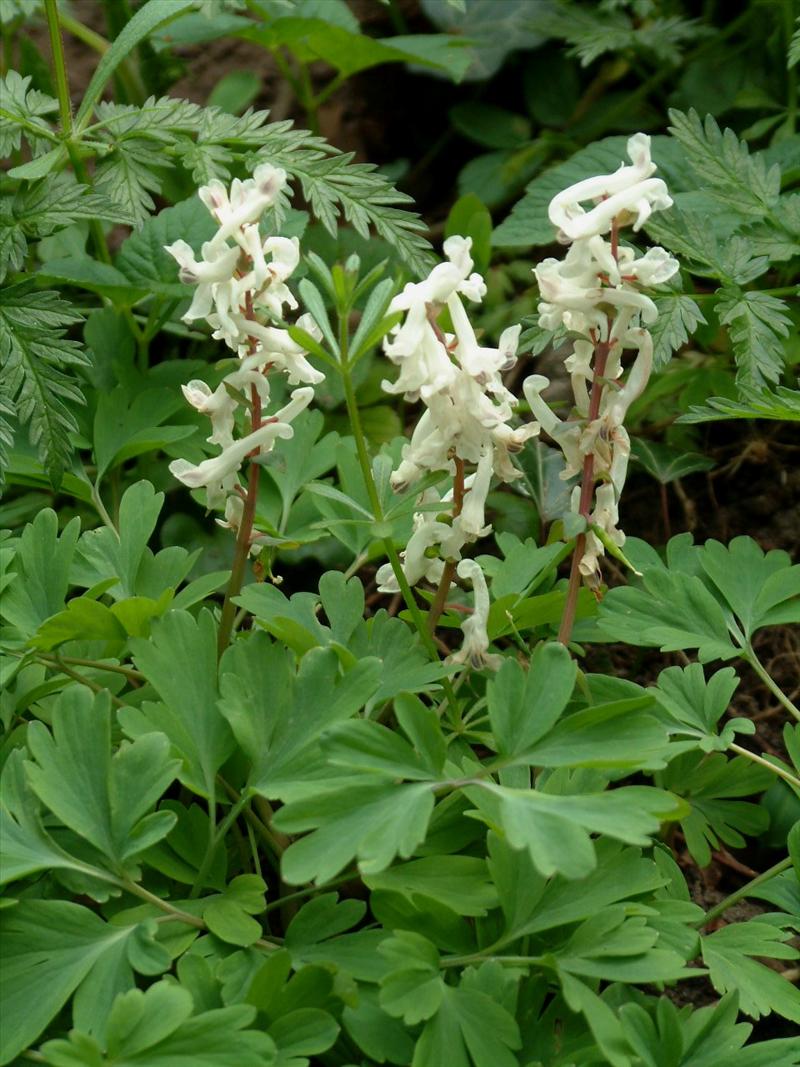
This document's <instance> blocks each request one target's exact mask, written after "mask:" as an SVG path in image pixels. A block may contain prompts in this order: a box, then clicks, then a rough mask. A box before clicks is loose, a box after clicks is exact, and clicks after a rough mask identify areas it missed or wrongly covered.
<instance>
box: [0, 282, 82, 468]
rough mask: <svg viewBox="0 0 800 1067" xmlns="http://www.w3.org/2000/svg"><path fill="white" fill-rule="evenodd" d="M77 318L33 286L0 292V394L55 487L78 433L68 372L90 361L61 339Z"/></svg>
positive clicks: (76, 397) (78, 397)
mask: <svg viewBox="0 0 800 1067" xmlns="http://www.w3.org/2000/svg"><path fill="white" fill-rule="evenodd" d="M80 318H81V316H80V315H79V314H78V313H77V312H76V311H75V309H74V308H72V307H71V306H70V305H69V304H67V303H66V302H65V301H64V300H62V299H61V297H60V296H59V294H58V293H56V292H51V291H49V290H47V291H44V292H39V291H37V290H36V288H35V286H34V283H33V282H31V281H26V282H22V283H20V284H18V285H12V286H8V287H7V288H6V289H5V290H3V291H0V365H1V366H2V367H3V374H2V378H1V379H0V395H2V396H3V398H4V400H5V402H6V404H11V405H12V406H13V409H14V411H15V412H16V415H17V418H18V420H19V422H20V424H21V425H23V426H24V425H25V424H27V425H28V435H29V437H30V440H31V443H32V444H34V445H36V446H37V450H38V453H39V457H40V458H41V461H42V463H43V464H44V467H45V470H46V471H47V475H48V477H49V478H50V481H51V482H52V484H53V487H54V488H58V486H59V484H60V482H61V477H62V475H63V473H64V470H65V468H66V466H67V461H68V459H69V456H70V454H71V453H72V442H71V440H70V434H72V433H75V432H77V429H78V424H77V422H76V421H75V416H74V415H73V413H72V411H71V410H70V406H71V405H75V404H83V403H84V399H83V394H82V392H81V389H80V386H79V385H78V383H77V381H76V380H75V378H74V376H73V374H72V373H71V370H72V368H73V367H79V366H87V365H88V362H89V361H88V359H87V357H86V354H85V352H84V351H83V348H82V346H81V345H80V344H79V343H78V342H77V341H70V340H67V339H66V338H65V337H64V329H65V328H66V327H67V326H69V325H72V324H73V323H75V322H79V321H80Z"/></svg>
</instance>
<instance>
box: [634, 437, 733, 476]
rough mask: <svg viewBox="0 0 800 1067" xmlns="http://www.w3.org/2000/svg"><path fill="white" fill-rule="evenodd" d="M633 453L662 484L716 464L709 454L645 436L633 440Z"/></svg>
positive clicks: (709, 468)
mask: <svg viewBox="0 0 800 1067" xmlns="http://www.w3.org/2000/svg"><path fill="white" fill-rule="evenodd" d="M631 455H632V456H633V458H634V459H635V460H637V461H638V462H639V463H641V465H642V466H643V467H644V469H645V470H646V471H647V473H648V474H651V475H652V476H653V477H654V478H655V479H656V481H657V482H660V484H661V485H668V484H669V482H674V481H675V479H676V478H685V477H686V475H687V474H695V473H697V471H708V470H711V468H712V467H713V466H714V465H715V464H714V460H713V459H709V458H708V457H707V456H701V455H700V454H699V453H696V452H685V451H684V450H683V449H680V448H672V447H671V446H670V445H664V444H660V443H658V442H656V441H648V440H647V439H646V438H644V437H636V438H634V440H633V441H632V442H631Z"/></svg>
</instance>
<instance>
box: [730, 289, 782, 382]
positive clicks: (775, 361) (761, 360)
mask: <svg viewBox="0 0 800 1067" xmlns="http://www.w3.org/2000/svg"><path fill="white" fill-rule="evenodd" d="M719 296H720V299H719V301H718V303H717V305H716V312H717V315H718V316H719V321H720V322H721V323H722V324H723V325H724V326H727V327H728V332H729V333H730V338H731V344H732V345H733V354H734V357H735V359H736V365H737V367H738V371H737V377H736V380H737V383H738V384H741V385H742V387H743V388H745V389H760V388H763V387H765V386H767V384H768V383H770V382H773V383H774V382H777V381H778V379H779V378H780V376H781V374H782V372H783V365H784V360H785V353H784V342H783V338H785V337H788V336H789V329H790V327H791V325H792V321H791V319H790V317H789V315H788V314H787V313H788V310H789V308H788V307H787V305H786V303H785V301H783V300H779V299H778V298H777V297H775V296H770V295H769V293H760V292H758V291H753V292H747V293H745V292H743V291H742V290H741V289H721V290H720V294H719Z"/></svg>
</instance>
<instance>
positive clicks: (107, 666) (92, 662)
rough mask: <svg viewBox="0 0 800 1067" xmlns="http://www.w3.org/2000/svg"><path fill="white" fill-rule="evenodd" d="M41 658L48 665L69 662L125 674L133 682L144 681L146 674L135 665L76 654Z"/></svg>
mask: <svg viewBox="0 0 800 1067" xmlns="http://www.w3.org/2000/svg"><path fill="white" fill-rule="evenodd" d="M39 659H41V660H42V662H43V663H44V664H45V665H46V666H48V667H59V666H60V665H61V664H63V663H69V664H71V665H72V666H73V667H91V668H92V670H96V671H108V672H110V673H111V674H123V675H124V676H125V677H126V678H127V679H128V680H129V681H131V682H137V683H139V682H144V681H146V679H145V676H144V675H143V674H142V672H141V671H137V670H134V668H133V667H123V666H121V665H118V664H116V663H101V662H100V661H99V660H96V659H80V658H78V657H76V656H59V657H58V659H56V658H55V657H52V656H40V657H39Z"/></svg>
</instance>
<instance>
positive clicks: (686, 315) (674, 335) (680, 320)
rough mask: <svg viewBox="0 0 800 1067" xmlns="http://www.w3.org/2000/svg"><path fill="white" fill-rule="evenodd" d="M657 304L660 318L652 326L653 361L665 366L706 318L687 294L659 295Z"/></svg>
mask: <svg viewBox="0 0 800 1067" xmlns="http://www.w3.org/2000/svg"><path fill="white" fill-rule="evenodd" d="M655 304H656V307H657V308H658V319H657V320H656V321H655V322H654V323H653V325H652V326H651V327H650V335H651V336H652V338H653V361H654V363H655V365H656V367H663V366H664V365H665V364H666V363H668V362H669V360H670V358H671V357H672V353H673V352H675V351H676V350H677V349H678V348H680V347H681V345H685V344H686V342H687V341H688V340H689V338H690V337H691V335H692V334H693V333H694V331H695V330H696V329H697V327H698V326H699V325H700V323H705V321H706V320H705V319H704V318H703V312H702V311H701V310H700V308H699V307H698V306H697V304H696V303H695V301H694V300H692V298H691V297H690V296H686V295H685V294H680V293H676V294H675V295H674V296H658V297H656V300H655Z"/></svg>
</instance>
